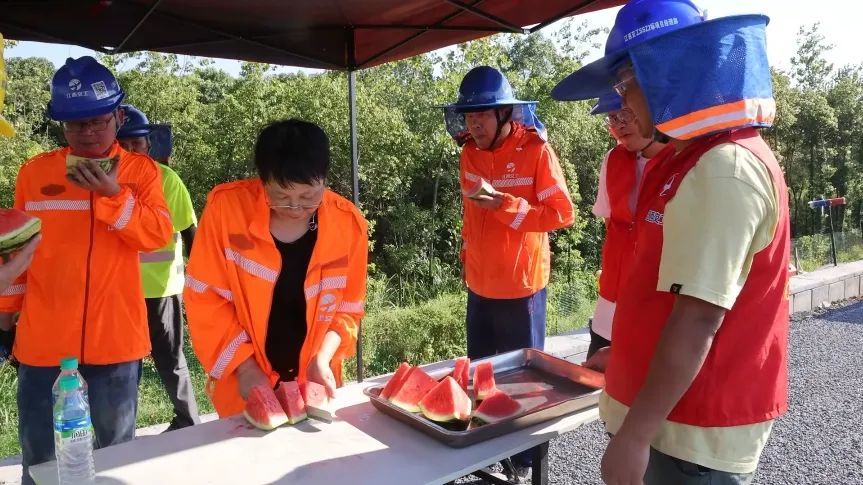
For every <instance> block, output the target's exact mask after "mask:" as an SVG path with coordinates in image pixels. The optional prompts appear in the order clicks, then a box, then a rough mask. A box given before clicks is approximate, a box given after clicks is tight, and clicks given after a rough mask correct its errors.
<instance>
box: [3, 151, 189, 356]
mask: <svg viewBox="0 0 863 485" xmlns="http://www.w3.org/2000/svg"><path fill="white" fill-rule="evenodd" d="M69 153H70V149H69V148H68V147H67V148H60V149H56V150H53V151H50V152H46V153H43V154H41V155H37V156H35V157H33V158H32V159H30V160H28V161H27V162H26V163H25V164H24V165H23V166H22V167H21V171H20V172H19V173H18V180H17V184H16V186H15V207H16V208H18V209H21V210H24V211H26V212H27V213H28V214H30V215H33V216H36V217H39V218H40V219H42V237H43V239H42V242H41V243H40V244H39V248H38V249H37V250H36V254H35V256H34V257H33V262H32V264H31V265H30V268H29V269H28V270H27V272H25V273H24V274H23V275H22V276H21V278H19V279H18V281H16V283H15V284H14V285H13V286H11V287H9V288H8V289H7V290H6V291H4V292H3V294H2V297H0V312H17V311H21V318H20V320H19V321H18V330H17V336H16V338H15V347H14V350H13V353H14V355H15V357H16V358H17V359H18V360H19V361H21V362H22V363H24V364H27V365H32V366H58V365H60V359H62V358H63V357H67V356H70V357H77V358H78V360H79V362H81V363H83V364H96V365H103V364H116V363H120V362H129V361H132V360H137V359H140V358H143V357H145V356H146V355H147V354H148V353H149V352H150V332H149V329H148V327H147V309H146V307H145V306H144V293H143V291H142V290H141V275H140V270H139V264H140V263H139V262H138V257H139V256H138V253H139V252H140V251H153V250H155V249H159V248H161V247H162V246H164V245H165V244H167V242H168V240H170V238H171V233H172V232H173V229H172V226H171V216H170V215H169V213H168V208H167V206H166V204H165V197H164V196H163V195H162V175H161V173H160V171H159V168H158V167H157V166H156V164H155V162H153V161H152V160H151V159H150V158H149V157H147V156H146V155H139V154H136V153H130V152H127V151H125V150H123V149H122V148H120V145H119V144H117V143H116V142H115V143H114V146H113V147H112V148H111V150H110V153H109V156H111V157H113V156H117V155H119V157H120V160H119V162H118V163H119V164H120V165H119V167H118V168H117V170H118V172H117V181H118V182H119V184H120V188H121V190H120V193H118V194H117V195H115V196H114V197H102V196H100V195H97V194H95V193H93V192H90V191H88V190H84V189H82V188H80V187H78V186H76V185H74V184H72V183H71V182H69V181H68V180H67V179H66V155H68V154H69Z"/></svg>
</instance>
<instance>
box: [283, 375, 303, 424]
mask: <svg viewBox="0 0 863 485" xmlns="http://www.w3.org/2000/svg"><path fill="white" fill-rule="evenodd" d="M276 397H277V398H278V399H279V401H278V402H279V403H280V404H281V405H282V409H284V411H285V414H287V421H288V422H289V423H291V424H297V423H299V422H300V421H302V420H304V419H306V418H307V416H306V402H305V401H304V400H303V396H302V394H300V387H299V386H298V385H297V381H288V382H281V383H279V388H278V389H276Z"/></svg>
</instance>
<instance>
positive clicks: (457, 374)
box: [452, 357, 470, 392]
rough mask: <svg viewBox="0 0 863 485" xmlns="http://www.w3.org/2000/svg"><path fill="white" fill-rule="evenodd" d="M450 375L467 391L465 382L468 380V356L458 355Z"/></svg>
mask: <svg viewBox="0 0 863 485" xmlns="http://www.w3.org/2000/svg"><path fill="white" fill-rule="evenodd" d="M452 377H453V379H455V381H456V382H457V383H458V385H460V386H461V388H462V389H464V391H465V392H467V383H468V381H470V359H469V358H468V357H459V358H458V359H456V360H455V369H454V370H453V371H452Z"/></svg>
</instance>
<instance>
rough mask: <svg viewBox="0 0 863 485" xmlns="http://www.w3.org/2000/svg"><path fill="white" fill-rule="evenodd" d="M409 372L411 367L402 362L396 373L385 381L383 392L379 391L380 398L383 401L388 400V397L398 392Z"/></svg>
mask: <svg viewBox="0 0 863 485" xmlns="http://www.w3.org/2000/svg"><path fill="white" fill-rule="evenodd" d="M410 370H411V365H410V364H408V363H407V362H402V363H401V365H399V368H398V370H396V373H395V374H394V375H393V376H392V377H391V378H390V380H389V381H387V385H385V386H384V390H383V391H381V397H382V398H383V399H389V398H390V396H392V395H393V393H394V392H395V391H398V390H399V388H400V387H402V384H403V383H404V382H405V377H407V376H408V372H410Z"/></svg>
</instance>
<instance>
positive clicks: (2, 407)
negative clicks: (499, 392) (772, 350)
mask: <svg viewBox="0 0 863 485" xmlns="http://www.w3.org/2000/svg"><path fill="white" fill-rule="evenodd" d="M590 278H591V277H581V276H579V277H576V278H574V279H572V280H570V281H567V282H558V283H553V284H552V285H550V287H549V297H548V319H547V321H548V323H547V333H548V334H549V335H558V334H561V333H565V332H568V331H571V330H574V329H577V328H581V327H584V326H585V325H586V324H587V319H588V317H589V316H590V313H591V311H592V309H593V301H594V298H595V291H596V290H595V284H594V283H593V282H592V281H591V279H590ZM380 291H381V292H382V293H386V292H387V290H386V289H381V290H380ZM383 296H386V295H383ZM383 296H380V298H383ZM390 296H392V295H390ZM374 298H375V300H377V302H374V303H377V304H372V305H370V307H371V308H370V309H369V314H368V315H367V316H366V318H365V320H364V321H363V336H364V339H365V340H364V350H365V353H364V356H365V369H366V375H367V376H373V375H379V374H382V373H386V372H391V371H392V370H393V369H394V368H395V365H396V364H397V363H398V362H401V361H403V360H409V361H410V362H414V363H426V362H434V361H437V360H442V359H448V358H452V357H455V356H458V355H464V353H465V340H464V339H465V337H464V334H465V332H464V313H465V300H466V296H465V293H464V292H463V291H462V292H457V293H455V292H452V293H445V294H442V295H440V296H438V297H435V298H432V299H430V300H427V301H424V302H422V303H417V304H413V305H409V306H405V307H395V306H392V305H382V304H380V301H381V300H380V299H379V297H377V296H376V297H374ZM186 335H187V341H186V345H185V352H186V359H187V361H188V365H189V371H190V373H191V376H192V382H193V384H194V387H195V393H196V397H197V399H198V407H199V410H200V412H201V414H205V413H211V412H213V407H212V404H211V403H210V401H209V399H208V398H207V397H206V396H205V395H204V392H203V389H204V381H205V375H204V371H203V369H202V368H201V364H200V363H199V362H198V359H197V358H196V357H195V354H194V352H192V349H191V346H190V345H189V342H188V332H187V333H186ZM355 376H356V363H355V361H354V360H353V359H351V360H350V361H348V362H346V363H345V377H346V378H347V379H354V378H355ZM16 389H17V377H16V374H15V369H14V368H12V367H11V366H9V365H6V364H3V365H0V458H5V457H9V456H14V455H18V454H20V453H21V449H20V447H19V445H18V408H17V405H16V403H15V394H16ZM138 399H139V400H138V427H139V428H140V427H144V426H150V425H154V424H160V423H167V422H169V421H170V420H171V418H172V417H173V408H172V406H171V402H170V400H169V399H168V395H167V394H166V393H165V391H164V389H163V387H162V382H161V380H160V379H159V375H158V373H157V372H156V368H155V367H154V366H153V362H152V360H150V359H145V360H144V372H143V375H142V377H141V386H140V389H139V398H138Z"/></svg>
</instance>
